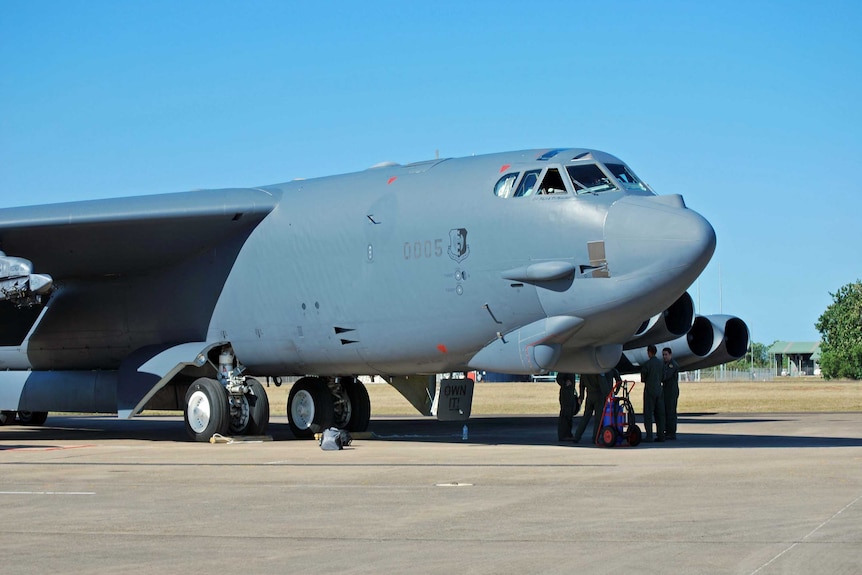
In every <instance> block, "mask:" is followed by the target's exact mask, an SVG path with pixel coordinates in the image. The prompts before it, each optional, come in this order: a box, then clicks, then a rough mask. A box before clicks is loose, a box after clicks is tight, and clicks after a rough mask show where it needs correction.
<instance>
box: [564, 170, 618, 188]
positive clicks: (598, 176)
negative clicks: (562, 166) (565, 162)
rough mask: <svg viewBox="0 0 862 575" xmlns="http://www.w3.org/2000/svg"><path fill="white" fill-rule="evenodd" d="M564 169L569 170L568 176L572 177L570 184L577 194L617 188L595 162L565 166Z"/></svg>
mask: <svg viewBox="0 0 862 575" xmlns="http://www.w3.org/2000/svg"><path fill="white" fill-rule="evenodd" d="M566 171H568V172H569V177H570V178H571V179H572V185H574V186H575V192H577V193H579V194H584V193H596V192H605V191H607V190H616V189H617V187H616V185H615V184H613V183H612V182H611V180H610V178H608V176H607V174H605V173H604V172H603V171H602V170H601V168H599V166H598V165H596V164H580V165H577V166H566Z"/></svg>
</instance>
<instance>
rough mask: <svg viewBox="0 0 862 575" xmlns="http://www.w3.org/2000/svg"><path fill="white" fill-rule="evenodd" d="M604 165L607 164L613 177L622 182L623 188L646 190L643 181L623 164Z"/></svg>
mask: <svg viewBox="0 0 862 575" xmlns="http://www.w3.org/2000/svg"><path fill="white" fill-rule="evenodd" d="M605 166H607V168H608V169H609V170H610V171H611V173H612V174H613V175H614V177H615V178H616V179H618V180H619V181H620V182H621V183H622V185H623V187H624V188H626V189H629V190H644V191H646V189H647V187H646V185H644V183H643V182H641V181H640V180H639V179H638V177H637V176H636V175H634V172H632V171H631V170H630V169H629V168H628V166H626V165H624V164H605Z"/></svg>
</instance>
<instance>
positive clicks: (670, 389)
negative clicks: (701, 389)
mask: <svg viewBox="0 0 862 575" xmlns="http://www.w3.org/2000/svg"><path fill="white" fill-rule="evenodd" d="M661 387H662V392H661V393H662V395H663V396H664V412H665V413H664V417H665V427H664V431H665V436H666V438H667V439H676V406H677V402H678V401H679V364H678V363H677V362H676V360H675V359H673V358H671V360H670V361H669V362H667V363H665V364H664V367H663V371H662V378H661Z"/></svg>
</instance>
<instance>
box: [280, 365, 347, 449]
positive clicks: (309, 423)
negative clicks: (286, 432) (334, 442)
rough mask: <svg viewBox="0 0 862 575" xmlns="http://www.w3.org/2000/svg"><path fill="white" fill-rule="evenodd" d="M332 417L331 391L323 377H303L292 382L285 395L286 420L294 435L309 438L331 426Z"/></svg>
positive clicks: (333, 411)
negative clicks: (288, 391) (287, 393)
mask: <svg viewBox="0 0 862 575" xmlns="http://www.w3.org/2000/svg"><path fill="white" fill-rule="evenodd" d="M334 418H335V410H334V407H333V402H332V393H330V391H329V386H328V385H327V384H326V380H325V379H321V378H318V377H303V378H302V379H300V380H299V381H297V382H296V383H294V384H293V387H292V388H291V389H290V394H289V395H288V396H287V420H288V423H289V424H290V431H292V432H293V435H294V436H295V437H297V438H299V439H310V438H312V437H314V434H315V433H322V432H323V430H324V429H327V428H329V427H332V423H333V420H334Z"/></svg>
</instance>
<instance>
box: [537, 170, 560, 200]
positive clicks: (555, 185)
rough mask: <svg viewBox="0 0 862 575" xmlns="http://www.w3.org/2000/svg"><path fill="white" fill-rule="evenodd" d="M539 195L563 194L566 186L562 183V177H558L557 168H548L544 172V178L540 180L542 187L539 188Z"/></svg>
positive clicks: (558, 171)
mask: <svg viewBox="0 0 862 575" xmlns="http://www.w3.org/2000/svg"><path fill="white" fill-rule="evenodd" d="M539 193H540V194H565V193H566V184H564V183H563V177H562V176H561V175H560V170H558V169H557V168H548V171H547V172H545V177H544V178H542V185H541V186H539Z"/></svg>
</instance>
